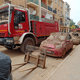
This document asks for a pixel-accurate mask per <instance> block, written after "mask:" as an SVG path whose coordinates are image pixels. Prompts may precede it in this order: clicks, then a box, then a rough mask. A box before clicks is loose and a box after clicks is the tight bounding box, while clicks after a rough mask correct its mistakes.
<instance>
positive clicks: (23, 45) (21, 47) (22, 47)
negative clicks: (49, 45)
mask: <svg viewBox="0 0 80 80" xmlns="http://www.w3.org/2000/svg"><path fill="white" fill-rule="evenodd" d="M27 45H32V46H34V45H35V41H34V39H33V38H30V37H28V38H26V39H25V40H24V42H23V44H21V46H20V49H21V52H23V53H25V48H26V46H27Z"/></svg>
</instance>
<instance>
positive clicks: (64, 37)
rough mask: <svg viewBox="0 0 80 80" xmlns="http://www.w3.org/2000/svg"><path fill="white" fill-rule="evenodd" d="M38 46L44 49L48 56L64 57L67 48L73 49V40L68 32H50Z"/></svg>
mask: <svg viewBox="0 0 80 80" xmlns="http://www.w3.org/2000/svg"><path fill="white" fill-rule="evenodd" d="M40 48H43V49H46V50H47V52H46V53H47V55H49V56H54V57H64V56H65V54H66V52H67V51H68V50H70V49H73V41H72V38H71V36H70V34H68V33H61V32H58V33H51V35H50V36H49V37H48V38H47V39H46V40H44V41H43V42H42V43H41V45H40Z"/></svg>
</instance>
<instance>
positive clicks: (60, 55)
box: [46, 49, 63, 57]
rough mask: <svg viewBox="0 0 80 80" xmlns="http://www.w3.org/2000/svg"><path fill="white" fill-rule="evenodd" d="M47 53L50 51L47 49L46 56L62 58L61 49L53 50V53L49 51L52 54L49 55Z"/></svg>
mask: <svg viewBox="0 0 80 80" xmlns="http://www.w3.org/2000/svg"><path fill="white" fill-rule="evenodd" d="M49 51H51V50H49V49H48V50H47V52H46V53H47V55H48V56H53V57H62V52H63V50H61V49H58V50H53V51H51V52H52V53H49Z"/></svg>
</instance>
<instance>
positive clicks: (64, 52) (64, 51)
mask: <svg viewBox="0 0 80 80" xmlns="http://www.w3.org/2000/svg"><path fill="white" fill-rule="evenodd" d="M65 54H66V49H64V50H63V52H62V57H64V56H65Z"/></svg>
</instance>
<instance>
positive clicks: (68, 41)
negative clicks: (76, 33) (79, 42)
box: [66, 35, 71, 51]
mask: <svg viewBox="0 0 80 80" xmlns="http://www.w3.org/2000/svg"><path fill="white" fill-rule="evenodd" d="M70 48H71V41H70V35H67V36H66V50H67V51H68V50H69V49H70Z"/></svg>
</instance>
